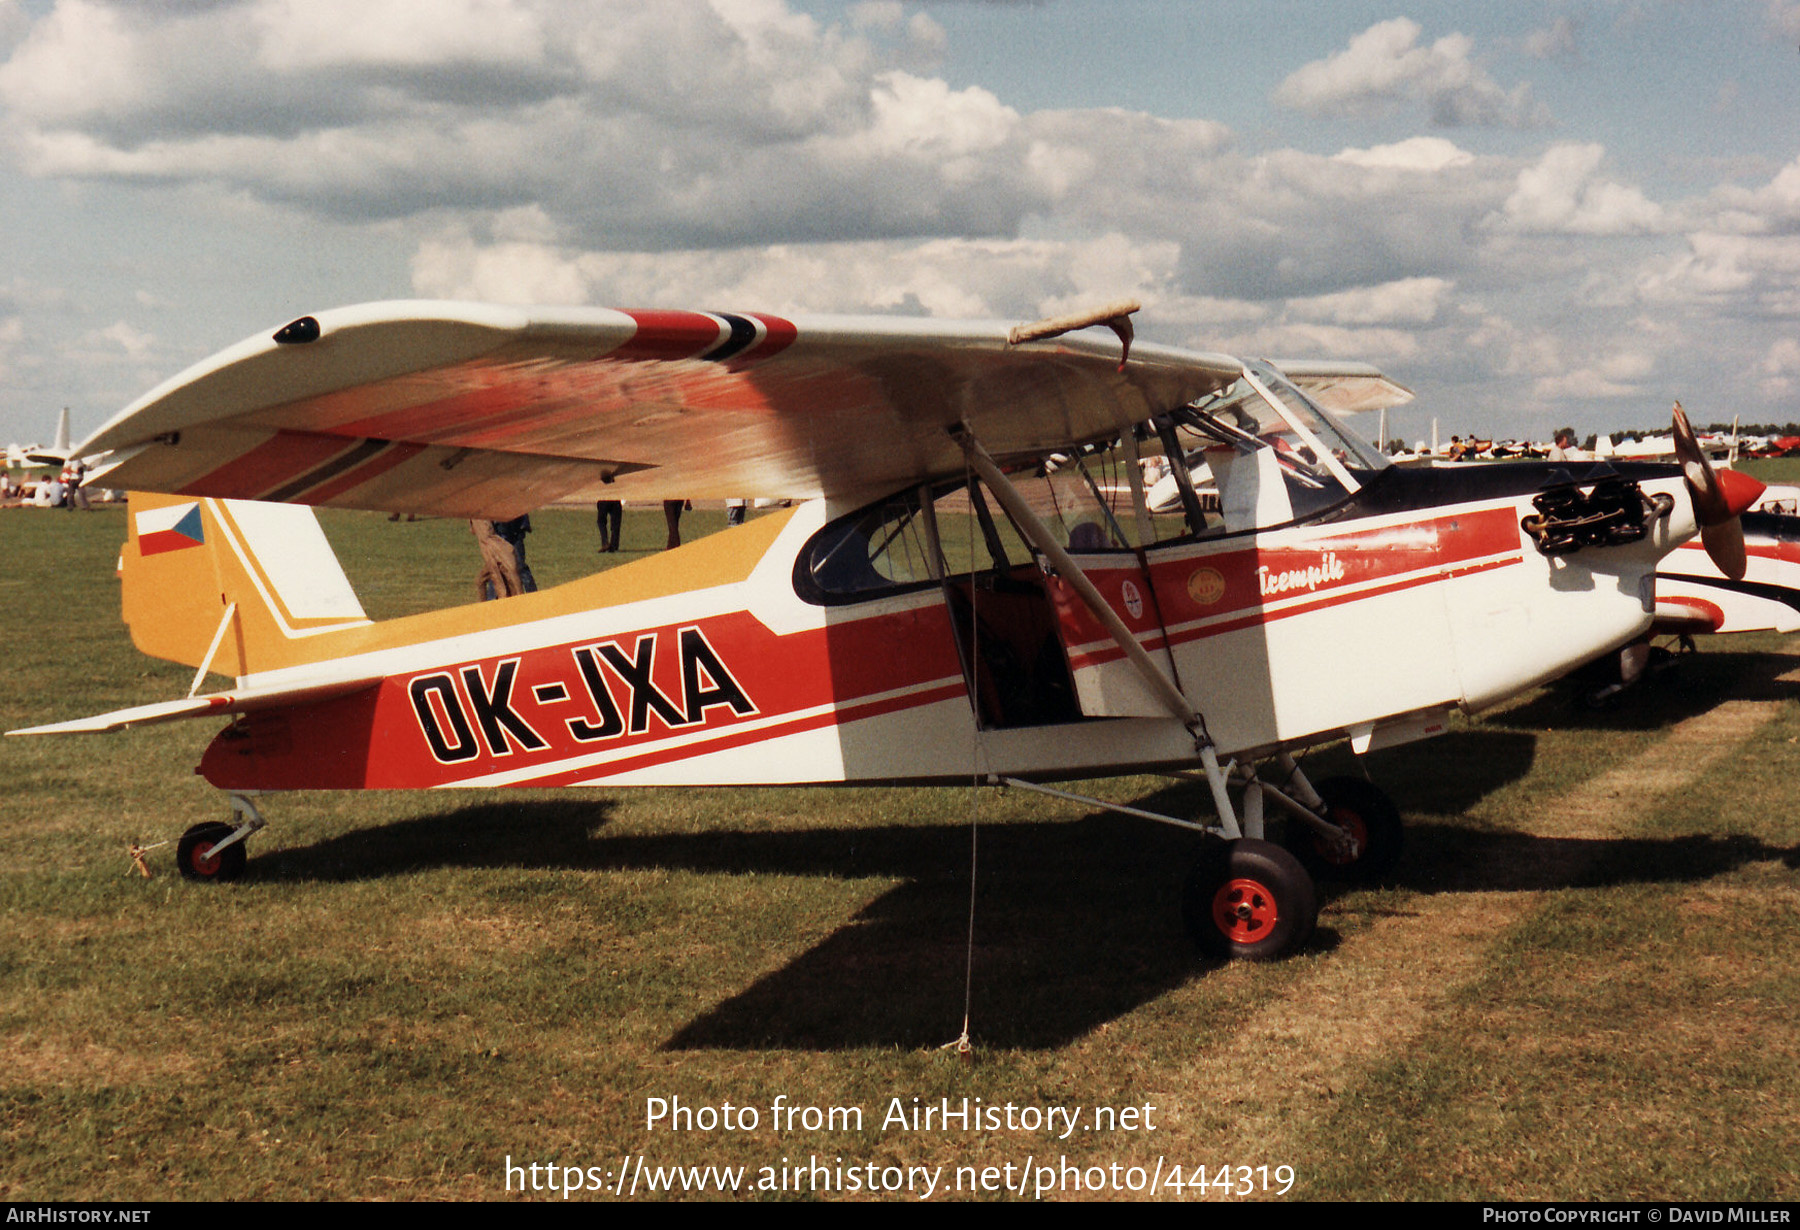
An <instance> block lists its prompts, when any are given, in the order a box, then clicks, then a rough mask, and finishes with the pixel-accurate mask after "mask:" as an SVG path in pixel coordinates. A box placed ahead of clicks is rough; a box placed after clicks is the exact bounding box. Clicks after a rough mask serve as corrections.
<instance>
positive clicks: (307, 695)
mask: <svg viewBox="0 0 1800 1230" xmlns="http://www.w3.org/2000/svg"><path fill="white" fill-rule="evenodd" d="M380 682H381V679H380V678H379V677H376V678H372V679H348V680H338V681H336V682H333V683H318V684H310V685H306V686H302V687H286V688H236V689H233V690H231V691H229V692H209V693H207V694H206V695H204V696H189V697H187V698H185V699H183V700H165V701H159V702H157V703H156V704H154V705H136V706H133V707H132V708H130V709H115V710H113V711H112V712H111V713H97V714H95V715H94V716H93V717H85V718H76V719H75V720H74V721H71V722H53V723H51V724H50V725H48V726H28V727H26V728H25V729H23V730H9V731H7V732H6V733H7V734H8V735H98V734H105V733H106V732H108V731H113V730H126V729H129V728H130V727H133V726H154V725H155V724H156V723H158V722H174V721H179V720H181V719H182V718H197V717H210V716H213V715H214V714H218V715H221V716H223V715H225V714H232V713H251V712H254V711H255V710H258V709H271V708H275V707H276V706H279V705H294V704H300V703H302V702H304V701H314V700H327V699H330V698H331V697H334V696H348V695H350V694H351V693H352V692H361V691H363V690H364V689H365V688H372V687H374V686H375V685H377V684H378V683H380Z"/></svg>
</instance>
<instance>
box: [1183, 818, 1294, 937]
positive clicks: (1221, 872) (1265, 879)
mask: <svg viewBox="0 0 1800 1230" xmlns="http://www.w3.org/2000/svg"><path fill="white" fill-rule="evenodd" d="M1318 916H1319V906H1318V900H1317V898H1316V897H1315V896H1314V894H1313V883H1312V877H1311V876H1309V875H1307V873H1306V868H1304V867H1302V866H1301V865H1300V863H1299V861H1298V860H1297V859H1295V858H1294V856H1293V855H1292V854H1289V853H1288V852H1287V851H1286V850H1283V849H1282V848H1281V847H1280V846H1277V845H1274V844H1272V843H1270V842H1266V841H1257V840H1254V839H1251V838H1244V839H1242V840H1239V841H1230V842H1219V843H1216V845H1214V847H1213V848H1212V849H1209V850H1208V851H1207V853H1206V854H1205V855H1204V856H1203V857H1202V858H1201V860H1200V862H1199V864H1198V865H1197V866H1196V867H1195V868H1194V870H1193V872H1192V873H1191V874H1190V875H1189V876H1188V880H1187V885H1186V887H1185V888H1184V889H1183V892H1182V917H1183V919H1184V920H1185V921H1186V923H1187V928H1188V933H1189V934H1190V935H1192V936H1193V937H1194V942H1195V943H1197V944H1198V945H1199V946H1200V949H1201V951H1202V952H1204V953H1206V954H1207V955H1208V956H1210V957H1217V958H1220V959H1221V960H1249V961H1268V960H1273V959H1274V958H1276V957H1279V956H1284V955H1286V954H1287V953H1290V952H1292V951H1294V949H1296V948H1298V947H1299V946H1300V945H1302V944H1304V943H1305V942H1306V940H1307V938H1308V937H1309V936H1311V935H1312V929H1313V923H1314V922H1315V921H1317V919H1318Z"/></svg>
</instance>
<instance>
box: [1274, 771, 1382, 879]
mask: <svg viewBox="0 0 1800 1230" xmlns="http://www.w3.org/2000/svg"><path fill="white" fill-rule="evenodd" d="M1319 797H1320V798H1322V799H1324V800H1325V818H1326V819H1327V820H1329V821H1331V823H1332V824H1334V825H1336V826H1337V827H1338V829H1339V830H1340V831H1341V832H1342V834H1343V836H1342V837H1341V838H1338V839H1334V838H1329V837H1327V836H1326V835H1325V834H1323V833H1321V832H1319V831H1318V830H1317V829H1315V828H1313V827H1312V826H1311V825H1310V824H1302V823H1300V822H1298V821H1292V822H1290V823H1289V824H1288V829H1287V831H1288V842H1287V844H1288V848H1289V849H1291V850H1292V851H1293V852H1294V854H1295V855H1296V856H1297V857H1298V858H1299V859H1300V862H1301V863H1302V864H1303V865H1304V866H1305V867H1306V869H1307V870H1308V871H1310V872H1312V874H1313V875H1314V876H1316V877H1317V878H1319V879H1321V880H1327V879H1330V880H1347V881H1349V882H1351V883H1353V884H1373V883H1376V882H1378V881H1380V880H1381V879H1382V878H1383V877H1385V876H1386V875H1387V874H1388V873H1389V872H1391V871H1393V869H1394V867H1395V865H1396V864H1397V863H1399V861H1400V849H1401V846H1402V844H1403V837H1402V831H1401V826H1400V809H1399V808H1397V807H1395V806H1394V801H1393V800H1392V799H1390V798H1388V796H1387V794H1386V793H1385V792H1384V791H1383V790H1382V789H1381V788H1380V787H1378V786H1374V785H1371V784H1370V783H1368V782H1365V781H1363V780H1362V779H1361V778H1357V777H1332V778H1327V779H1326V780H1325V781H1323V782H1320V783H1319Z"/></svg>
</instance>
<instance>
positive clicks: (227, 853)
mask: <svg viewBox="0 0 1800 1230" xmlns="http://www.w3.org/2000/svg"><path fill="white" fill-rule="evenodd" d="M234 831H235V830H234V829H233V828H232V827H231V825H229V824H221V823H219V822H218V821H216V820H212V821H208V822H207V823H205V824H196V825H195V826H194V827H193V828H191V829H189V830H188V831H187V832H185V833H183V834H182V835H181V841H180V842H179V843H177V845H176V846H175V865H176V866H177V867H179V868H180V869H181V874H182V876H183V877H184V878H185V879H189V880H210V881H213V882H214V883H224V882H227V881H230V880H235V879H237V878H238V877H239V876H241V875H243V874H244V863H245V860H246V857H247V856H246V855H245V853H244V843H243V842H241V841H240V842H238V843H237V844H235V845H230V846H226V847H225V848H224V849H223V850H221V851H219V853H218V854H216V855H214V856H213V857H212V858H202V857H200V852H201V851H202V850H205V849H207V848H209V847H210V846H212V845H213V843H215V842H220V841H224V840H225V839H226V838H227V837H229V836H231V834H232V833H233V832H234Z"/></svg>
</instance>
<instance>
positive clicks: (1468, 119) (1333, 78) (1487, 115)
mask: <svg viewBox="0 0 1800 1230" xmlns="http://www.w3.org/2000/svg"><path fill="white" fill-rule="evenodd" d="M1420 33H1421V30H1420V27H1419V24H1418V23H1417V22H1415V21H1412V20H1409V19H1408V18H1405V17H1396V18H1394V19H1393V20H1391V21H1383V22H1379V23H1377V24H1375V25H1373V26H1370V27H1369V28H1368V29H1367V30H1364V31H1363V32H1362V33H1361V34H1358V35H1356V36H1355V37H1354V38H1352V39H1351V40H1350V44H1349V46H1347V47H1346V48H1345V49H1344V50H1342V51H1340V52H1338V53H1337V54H1335V55H1332V56H1328V57H1327V58H1325V59H1323V60H1315V61H1313V62H1312V63H1311V64H1307V65H1305V66H1303V67H1301V68H1299V69H1296V70H1295V71H1294V72H1293V73H1292V74H1290V75H1289V76H1288V78H1287V79H1286V80H1284V81H1283V82H1282V83H1281V84H1280V85H1279V86H1277V87H1276V89H1275V94H1274V100H1275V101H1276V102H1277V103H1280V104H1281V105H1282V106H1287V107H1293V108H1295V109H1297V110H1300V111H1305V112H1307V113H1308V114H1311V115H1324V116H1348V115H1366V114H1370V113H1372V112H1380V111H1386V110H1391V109H1393V108H1395V107H1397V106H1399V105H1400V104H1402V103H1411V104H1416V105H1420V106H1423V107H1424V108H1425V110H1426V113H1427V115H1428V116H1429V117H1430V120H1431V122H1432V123H1433V124H1436V125H1439V126H1442V127H1455V126H1459V125H1489V126H1504V127H1509V128H1532V127H1540V126H1542V125H1545V124H1548V123H1549V122H1550V113H1549V110H1548V109H1547V108H1545V107H1544V106H1543V105H1542V104H1540V103H1538V102H1536V101H1535V100H1533V98H1532V97H1531V87H1530V86H1529V85H1527V84H1525V83H1523V82H1521V83H1520V84H1519V85H1517V86H1515V87H1514V88H1513V89H1512V90H1510V91H1508V90H1505V89H1502V88H1501V87H1500V86H1499V85H1498V84H1496V83H1495V81H1494V80H1493V78H1491V77H1489V76H1488V75H1487V73H1486V72H1485V71H1483V70H1482V69H1481V67H1480V66H1478V65H1477V64H1475V63H1474V61H1473V60H1471V59H1470V53H1471V52H1472V51H1473V50H1474V47H1475V44H1474V40H1473V39H1471V38H1469V37H1468V36H1467V35H1465V34H1447V35H1445V36H1444V37H1443V38H1440V39H1439V40H1437V42H1435V43H1433V44H1431V45H1430V46H1429V47H1424V46H1420V45H1419V35H1420Z"/></svg>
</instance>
